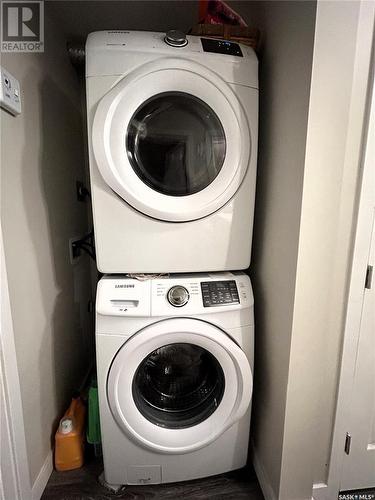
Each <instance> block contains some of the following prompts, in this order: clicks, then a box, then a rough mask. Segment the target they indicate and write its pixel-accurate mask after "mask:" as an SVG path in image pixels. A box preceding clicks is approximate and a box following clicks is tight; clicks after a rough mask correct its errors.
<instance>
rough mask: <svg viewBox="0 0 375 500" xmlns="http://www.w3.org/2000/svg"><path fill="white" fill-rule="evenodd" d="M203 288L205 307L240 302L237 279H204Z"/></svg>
mask: <svg viewBox="0 0 375 500" xmlns="http://www.w3.org/2000/svg"><path fill="white" fill-rule="evenodd" d="M201 290H202V298H203V306H204V307H217V306H225V305H231V304H239V303H240V298H239V295H238V290H237V284H236V282H235V280H226V281H202V282H201Z"/></svg>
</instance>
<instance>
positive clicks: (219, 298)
mask: <svg viewBox="0 0 375 500" xmlns="http://www.w3.org/2000/svg"><path fill="white" fill-rule="evenodd" d="M172 304H174V305H172ZM96 310H97V317H96V328H97V332H96V353H97V370H98V388H99V405H100V421H101V431H102V445H103V456H104V470H105V478H106V481H107V482H108V483H110V484H113V485H120V484H145V483H154V484H156V483H168V482H175V481H184V480H189V479H194V478H198V477H205V476H210V475H214V474H220V473H224V472H226V471H229V470H233V469H237V468H240V467H242V466H244V465H245V464H246V460H247V450H248V442H249V427H250V409H251V396H252V384H253V377H252V369H253V345H254V320H253V294H252V290H251V284H250V280H249V278H248V277H247V276H246V275H245V274H243V273H241V272H237V273H233V274H232V273H215V274H194V275H172V276H171V277H170V278H164V279H155V280H147V281H137V280H135V279H130V278H125V277H121V276H120V277H116V276H105V277H104V278H102V280H101V281H100V282H99V285H98V292H97V302H96Z"/></svg>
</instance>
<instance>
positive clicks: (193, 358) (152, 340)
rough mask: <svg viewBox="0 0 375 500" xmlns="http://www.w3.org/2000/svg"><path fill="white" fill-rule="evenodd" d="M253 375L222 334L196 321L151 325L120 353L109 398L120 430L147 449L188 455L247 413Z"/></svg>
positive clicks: (113, 367)
mask: <svg viewBox="0 0 375 500" xmlns="http://www.w3.org/2000/svg"><path fill="white" fill-rule="evenodd" d="M251 394H252V373H251V368H250V365H249V362H248V360H247V358H246V355H245V354H244V352H243V351H242V350H241V349H240V348H239V347H238V345H237V344H236V343H235V342H234V341H233V340H232V339H231V338H230V337H228V335H227V334H226V333H224V332H223V331H222V330H220V329H219V328H217V327H216V326H213V325H212V324H209V323H207V322H205V321H201V320H195V319H181V318H178V319H167V320H163V321H160V322H158V323H155V324H153V325H151V326H148V327H146V328H145V329H143V330H141V331H140V332H139V333H137V334H136V335H134V336H133V337H131V338H130V339H129V340H128V341H127V342H126V343H125V344H124V345H123V346H122V348H121V349H120V350H119V351H118V353H117V355H116V357H115V359H114V361H113V363H112V365H111V368H110V371H109V374H108V379H107V397H108V403H109V407H110V409H111V412H112V414H113V416H114V418H115V420H116V422H117V424H118V425H119V426H120V428H121V429H123V430H124V431H125V432H127V434H128V435H129V436H130V437H132V438H133V439H134V440H136V441H137V442H138V443H140V444H142V445H143V446H145V447H147V448H150V449H153V450H158V451H162V452H164V453H187V452H190V451H193V450H196V449H199V448H201V447H203V446H205V445H207V444H208V443H210V442H212V441H214V440H215V439H216V438H217V437H219V436H220V435H221V434H222V433H223V432H224V431H225V430H226V429H228V428H229V427H230V426H231V425H232V424H233V423H234V422H236V421H237V420H239V419H240V418H241V417H242V416H243V415H244V414H245V412H246V410H247V409H248V407H249V404H250V400H251Z"/></svg>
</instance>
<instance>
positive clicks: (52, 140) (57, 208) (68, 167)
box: [1, 18, 92, 484]
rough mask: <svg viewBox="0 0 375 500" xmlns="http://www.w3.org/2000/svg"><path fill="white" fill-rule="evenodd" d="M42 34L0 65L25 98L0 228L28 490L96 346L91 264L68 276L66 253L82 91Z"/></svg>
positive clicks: (4, 126)
mask: <svg viewBox="0 0 375 500" xmlns="http://www.w3.org/2000/svg"><path fill="white" fill-rule="evenodd" d="M45 25H46V44H45V45H46V51H45V53H44V54H24V55H22V54H2V60H1V64H2V66H4V67H5V68H6V69H7V70H8V71H9V72H10V73H12V74H13V75H14V76H15V77H16V78H18V79H19V81H20V84H21V89H22V105H23V110H22V114H21V115H20V116H19V117H17V118H14V117H12V116H11V115H9V114H8V113H7V112H5V111H3V110H1V134H2V136H1V139H2V147H1V220H2V228H3V233H4V246H5V257H6V266H7V272H8V279H9V289H10V299H11V308H12V315H13V322H14V332H15V343H16V351H17V362H18V369H19V375H20V385H21V394H22V404H23V411H24V421H25V432H26V444H27V453H28V457H29V468H30V476H31V478H30V479H31V484H33V483H34V481H35V479H36V477H37V475H38V473H39V472H40V470H41V468H42V465H43V463H44V462H45V460H46V458H47V457H48V454H49V452H50V450H51V437H52V431H53V430H54V429H55V423H56V421H57V420H56V419H57V418H58V417H60V416H61V414H62V412H63V411H64V410H65V407H66V405H67V404H68V403H69V401H70V397H71V394H72V390H73V389H75V388H77V387H78V386H79V385H80V383H81V381H82V376H83V375H84V373H85V370H87V367H88V361H89V359H88V357H89V354H90V349H91V345H92V325H91V318H90V315H89V314H88V312H87V303H88V300H89V299H90V297H91V288H90V270H89V262H88V257H82V258H81V260H80V262H79V263H77V264H76V265H74V266H72V265H71V264H70V261H69V252H68V240H69V238H71V237H74V236H80V235H83V234H85V233H86V232H87V229H88V222H87V206H86V205H85V204H82V203H78V202H77V201H76V194H75V181H76V179H83V178H84V175H85V174H84V170H83V166H84V157H83V145H82V144H83V143H82V138H83V135H82V134H83V130H82V121H81V109H80V100H79V85H78V80H77V77H76V75H75V72H74V69H73V68H72V66H71V65H70V62H69V60H68V58H67V54H66V49H65V44H66V41H65V39H64V38H63V37H62V36H61V34H60V31H59V27H58V26H57V25H56V24H54V23H53V22H52V21H51V20H50V19H48V18H47V19H46V23H45Z"/></svg>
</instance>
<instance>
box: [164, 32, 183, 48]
mask: <svg viewBox="0 0 375 500" xmlns="http://www.w3.org/2000/svg"><path fill="white" fill-rule="evenodd" d="M164 41H165V43H167V44H168V45H171V46H172V47H185V45H187V43H188V41H187V40H186V35H185V33H184V32H182V31H179V30H170V31H167V33H166V34H165V37H164Z"/></svg>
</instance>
